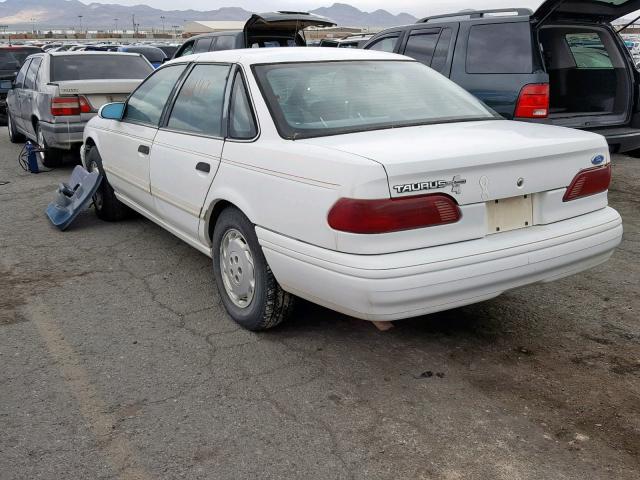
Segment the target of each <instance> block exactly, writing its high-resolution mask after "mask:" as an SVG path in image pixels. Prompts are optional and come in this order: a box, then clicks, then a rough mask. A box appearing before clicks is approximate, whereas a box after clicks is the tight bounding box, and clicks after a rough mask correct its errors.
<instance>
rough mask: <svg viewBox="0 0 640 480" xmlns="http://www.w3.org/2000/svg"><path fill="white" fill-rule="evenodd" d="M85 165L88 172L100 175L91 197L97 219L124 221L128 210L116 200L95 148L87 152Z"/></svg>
mask: <svg viewBox="0 0 640 480" xmlns="http://www.w3.org/2000/svg"><path fill="white" fill-rule="evenodd" d="M85 163H86V165H87V170H89V171H90V172H98V173H99V174H100V175H102V180H101V181H100V186H99V187H98V190H96V193H95V195H94V196H93V206H94V208H95V209H96V215H97V216H98V218H99V219H101V220H105V221H107V222H116V221H118V220H122V219H124V218H125V217H126V216H127V213H128V212H129V208H128V207H127V206H126V205H125V204H124V203H122V202H121V201H120V200H118V199H117V198H116V194H115V192H114V191H113V187H112V186H111V184H110V183H109V180H107V177H106V175H105V173H104V168H103V167H102V158H101V157H100V152H98V149H97V148H96V147H92V148H91V149H90V150H89V151H88V152H87V157H86V160H85Z"/></svg>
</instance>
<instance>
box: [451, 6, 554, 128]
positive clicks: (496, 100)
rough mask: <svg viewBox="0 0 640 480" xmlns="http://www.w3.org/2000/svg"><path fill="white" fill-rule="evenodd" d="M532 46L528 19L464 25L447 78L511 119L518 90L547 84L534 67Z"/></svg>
mask: <svg viewBox="0 0 640 480" xmlns="http://www.w3.org/2000/svg"><path fill="white" fill-rule="evenodd" d="M533 45H534V38H533V31H532V28H531V24H530V23H529V21H528V19H526V20H524V21H523V20H519V21H516V20H514V21H505V20H504V19H503V18H500V19H496V20H493V21H488V22H486V21H485V22H464V23H462V24H461V25H460V34H459V36H458V40H457V42H456V54H455V56H454V58H453V65H452V68H451V77H450V78H451V80H453V81H454V82H456V83H457V84H458V85H460V86H461V87H463V88H464V89H466V90H467V91H469V92H471V93H472V94H473V95H475V96H476V97H478V98H479V99H480V100H482V101H483V102H484V103H486V104H487V105H488V106H490V107H491V108H493V109H494V110H495V111H496V112H498V113H499V114H501V115H502V116H504V117H505V118H508V119H512V118H513V116H514V113H515V108H516V104H517V101H518V97H519V95H520V91H521V90H522V87H524V86H525V85H528V84H532V83H547V82H548V81H549V78H548V75H547V74H546V73H545V72H544V71H542V70H541V69H540V68H537V67H536V66H535V65H536V63H535V62H536V57H535V56H534V47H533Z"/></svg>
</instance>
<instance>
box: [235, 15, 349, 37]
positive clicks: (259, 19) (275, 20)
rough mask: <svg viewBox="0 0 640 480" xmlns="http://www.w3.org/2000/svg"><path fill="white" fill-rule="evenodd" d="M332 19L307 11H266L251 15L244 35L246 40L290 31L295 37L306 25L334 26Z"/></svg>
mask: <svg viewBox="0 0 640 480" xmlns="http://www.w3.org/2000/svg"><path fill="white" fill-rule="evenodd" d="M336 25H337V24H336V23H335V22H334V21H333V20H329V19H328V18H326V17H321V16H320V15H314V14H313V13H307V12H284V11H283V12H268V13H259V14H253V15H251V18H249V20H247V23H246V24H245V26H244V37H245V39H246V40H247V44H248V39H249V37H251V36H253V35H264V34H265V33H269V32H274V31H277V32H291V34H292V36H293V37H295V36H296V35H297V34H298V33H299V32H300V31H302V30H304V29H305V28H308V27H335V26H336Z"/></svg>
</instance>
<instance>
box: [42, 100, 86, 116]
mask: <svg viewBox="0 0 640 480" xmlns="http://www.w3.org/2000/svg"><path fill="white" fill-rule="evenodd" d="M90 112H91V104H90V103H89V100H87V97H84V96H82V95H78V96H75V97H54V98H53V99H52V100H51V115H53V116H54V117H64V116H68V115H80V114H81V113H90Z"/></svg>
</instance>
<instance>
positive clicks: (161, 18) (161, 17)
mask: <svg viewBox="0 0 640 480" xmlns="http://www.w3.org/2000/svg"><path fill="white" fill-rule="evenodd" d="M165 18H167V17H165V16H164V15H162V16H160V20H162V34H163V35H164V19H165Z"/></svg>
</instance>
